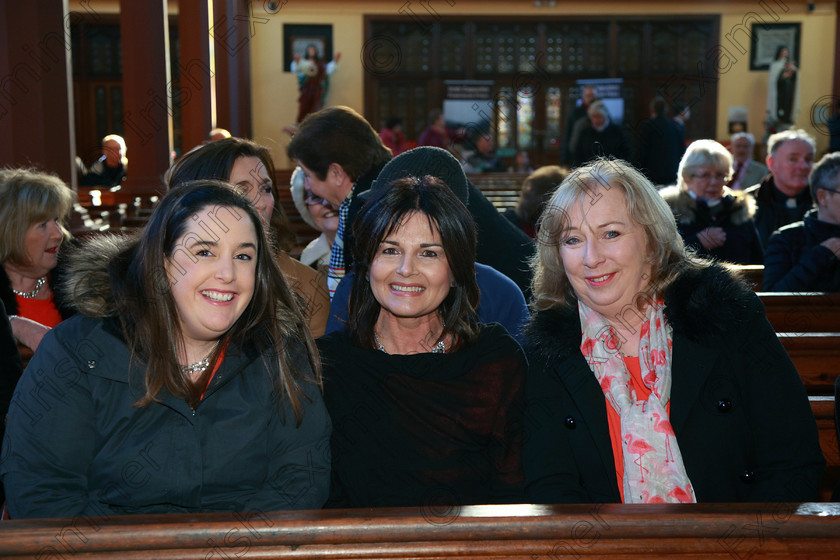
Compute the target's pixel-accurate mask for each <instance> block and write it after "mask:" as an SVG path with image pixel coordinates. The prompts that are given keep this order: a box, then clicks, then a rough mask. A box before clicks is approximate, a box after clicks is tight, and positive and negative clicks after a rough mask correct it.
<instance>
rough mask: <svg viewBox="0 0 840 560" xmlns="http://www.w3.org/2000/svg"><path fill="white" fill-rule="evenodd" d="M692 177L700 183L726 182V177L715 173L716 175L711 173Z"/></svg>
mask: <svg viewBox="0 0 840 560" xmlns="http://www.w3.org/2000/svg"><path fill="white" fill-rule="evenodd" d="M692 177H693V178H695V179H697V180H698V181H711V180H712V179H714V180H715V181H718V182H723V181H726V175H725V174H723V173H715V174H714V175H713V174H711V173H702V174H693V175H692Z"/></svg>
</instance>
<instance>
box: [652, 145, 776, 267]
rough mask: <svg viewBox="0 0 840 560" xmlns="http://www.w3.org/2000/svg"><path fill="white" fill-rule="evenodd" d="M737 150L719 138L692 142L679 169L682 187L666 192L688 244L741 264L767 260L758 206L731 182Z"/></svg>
mask: <svg viewBox="0 0 840 560" xmlns="http://www.w3.org/2000/svg"><path fill="white" fill-rule="evenodd" d="M732 173H733V172H732V154H730V153H729V150H727V149H726V148H725V147H723V146H722V145H721V144H719V143H718V142H715V141H714V140H697V141H695V142H692V143H691V145H689V147H688V149H687V150H686V151H685V155H683V158H682V161H680V166H679V170H678V171H677V185H676V186H672V187H666V188H664V189H662V190H661V191H659V192H660V194H661V195H662V198H664V199H665V202H667V203H668V206H670V208H671V211H672V212H673V213H674V216H675V217H676V220H677V229H679V232H680V235H681V236H682V238H683V240H684V241H685V244H686V245H688V246H689V247H691V248H692V249H694V250H695V251H696V252H697V253H698V254H701V255H704V256H708V257H712V258H714V259H717V260H720V261H727V262H732V263H736V264H761V263H762V262H764V251H763V250H762V248H761V242H760V241H759V237H758V231H756V229H755V222H754V219H755V214H756V211H757V208H758V207H757V204H756V201H755V198H754V197H753V196H751V195H749V194H746V193H744V192H743V191H733V190H732V189H730V188H729V187H727V186H726V181H728V180H729V179H730V178H731V177H732Z"/></svg>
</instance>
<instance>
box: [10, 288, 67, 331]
mask: <svg viewBox="0 0 840 560" xmlns="http://www.w3.org/2000/svg"><path fill="white" fill-rule="evenodd" d="M15 301H16V302H17V307H18V312H17V314H18V315H20V316H21V317H26V318H27V319H32V320H33V321H35V322H36V323H41V324H42V325H44V326H45V327H50V328H53V327H55V326H56V325H58V324H59V323H60V322H61V315H60V314H59V313H58V308H57V307H56V306H55V301H53V294H50V297H48V298H47V299H31V298H25V297H21V296H19V295H17V294H15Z"/></svg>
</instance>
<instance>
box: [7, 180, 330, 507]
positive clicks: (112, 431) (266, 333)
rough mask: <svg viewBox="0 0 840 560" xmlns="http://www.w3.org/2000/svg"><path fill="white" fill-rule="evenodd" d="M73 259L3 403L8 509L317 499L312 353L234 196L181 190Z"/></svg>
mask: <svg viewBox="0 0 840 560" xmlns="http://www.w3.org/2000/svg"><path fill="white" fill-rule="evenodd" d="M71 268H72V270H73V275H72V277H71V278H69V281H68V283H67V285H66V286H65V290H66V292H67V294H68V297H69V298H70V299H71V300H72V302H73V304H74V306H75V307H76V309H78V311H80V313H79V314H77V315H76V316H74V317H73V318H72V319H70V320H68V321H65V322H63V323H62V324H61V325H59V326H58V327H56V328H55V329H53V330H52V331H51V332H50V333H49V334H48V335H47V336H46V337H45V339H44V341H43V342H42V344H41V347H40V348H39V351H38V352H37V353H36V354H35V356H34V357H33V359H32V361H31V362H30V364H29V368H28V369H27V370H26V372H25V373H24V376H23V378H22V379H21V381H20V383H19V384H18V387H17V389H16V392H15V396H14V398H13V400H12V403H11V408H10V412H9V418H8V424H7V433H6V442H5V444H4V447H3V461H2V463H1V465H2V466H0V476H2V477H3V483H4V485H5V488H6V491H7V500H8V509H9V512H10V514H11V516H12V517H13V518H14V517H74V516H89V515H110V514H128V513H170V512H172V513H174V512H200V511H247V510H274V509H310V508H318V507H320V506H321V505H322V503H323V502H324V500H325V498H326V496H327V490H328V483H327V481H328V473H329V447H328V442H329V435H330V421H329V417H328V416H327V413H326V410H325V408H324V405H323V401H322V398H321V393H320V384H321V383H320V366H319V361H318V357H317V352H316V349H315V346H314V343H313V340H312V336H311V334H310V333H309V329H307V328H306V325H305V323H304V318H303V315H302V313H301V311H300V309H299V307H298V305H297V301H296V298H295V297H294V295H293V293H292V291H291V290H290V289H289V287H288V285H287V284H286V282H285V280H284V279H283V275H282V274H281V272H280V270H279V268H278V267H277V264H276V262H275V260H274V257H273V255H272V253H271V250H270V248H269V246H268V243H267V240H266V236H265V232H264V230H263V225H262V220H261V219H260V217H259V215H258V214H257V211H256V210H255V209H254V207H253V205H252V204H251V203H250V202H249V201H248V200H247V199H245V198H244V197H242V196H241V195H239V194H237V193H236V192H235V191H234V190H233V189H231V188H230V187H229V186H227V185H224V184H222V183H218V182H215V181H200V182H195V183H189V184H185V185H182V186H179V187H177V188H175V189H172V190H171V191H169V193H168V194H167V195H166V196H165V197H164V198H163V199H162V200H161V202H160V204H159V205H158V207H157V208H156V209H155V211H154V213H153V215H152V217H151V219H150V221H149V223H148V225H147V227H146V228H145V229H144V230H143V232H142V234H141V235H140V236H139V238H138V239H136V240H133V241H132V240H119V239H114V238H104V239H99V238H97V239H94V240H92V241H91V242H90V244H89V245H86V246H85V247H84V248H83V249H82V250H80V251H79V253H78V254H76V255H75V256H71ZM47 388H48V390H45V389H47ZM33 392H35V393H38V394H39V395H40V397H39V398H38V399H36V400H35V401H33V400H32V398H31V395H32V394H33ZM36 401H37V402H36Z"/></svg>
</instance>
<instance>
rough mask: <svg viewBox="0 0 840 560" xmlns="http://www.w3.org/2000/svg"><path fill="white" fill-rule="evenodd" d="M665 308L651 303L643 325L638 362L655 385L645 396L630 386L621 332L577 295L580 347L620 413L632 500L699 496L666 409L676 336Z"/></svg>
mask: <svg viewBox="0 0 840 560" xmlns="http://www.w3.org/2000/svg"><path fill="white" fill-rule="evenodd" d="M664 310H665V306H664V304H663V303H662V302H656V303H655V304H654V305H650V306H648V308H647V312H646V317H645V322H644V323H643V324H642V326H641V340H640V341H639V364H640V365H641V370H642V379H643V381H644V384H645V385H646V386H647V387H648V388H649V389H650V390H651V393H650V397H649V398H648V399H647V400H644V401H641V400H638V399H637V397H636V391H634V390H633V389H631V387H630V372H629V371H627V367H626V365H625V364H624V359H623V357H622V355H621V351H620V346H621V344H620V342H619V339H618V335H617V333H616V332H615V331H614V330H613V328H612V327H610V326H609V324H608V323H607V321H606V320H605V319H604V317H603V316H602V315H601V314H600V313H598V312H596V311H593V310H592V309H590V308H589V307H587V306H586V305H585V304H584V303H583V302H581V301H578V313H579V314H580V324H581V327H582V331H583V335H582V340H581V345H580V350H581V352H582V353H583V356H584V357H585V358H586V362H587V364H589V367H590V369H592V373H594V374H595V377H596V379H597V380H598V383H599V384H600V385H601V390H602V391H603V392H604V396H605V397H606V399H607V401H608V402H609V403H610V405H612V407H613V408H614V409H615V411H616V412H617V413H618V415H619V417H620V418H621V441H622V449H623V452H624V453H623V455H624V501H625V503H628V504H633V503H644V502H648V503H651V502H674V503H676V502H688V503H694V502H696V501H697V499H696V498H695V496H694V490H693V488H692V487H691V481H690V480H689V479H688V475H687V474H686V472H685V465H683V460H682V455H681V454H680V448H679V445H677V439H676V436H675V435H674V429H673V428H672V427H671V422H670V420H669V418H668V413H667V409H666V406H667V404H668V401H669V400H670V398H671V346H672V344H673V342H672V334H671V333H672V329H671V326H670V325H669V324H668V322H667V321H666V319H665V312H664Z"/></svg>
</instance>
